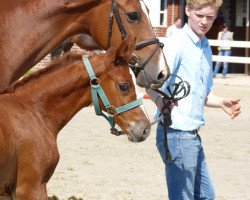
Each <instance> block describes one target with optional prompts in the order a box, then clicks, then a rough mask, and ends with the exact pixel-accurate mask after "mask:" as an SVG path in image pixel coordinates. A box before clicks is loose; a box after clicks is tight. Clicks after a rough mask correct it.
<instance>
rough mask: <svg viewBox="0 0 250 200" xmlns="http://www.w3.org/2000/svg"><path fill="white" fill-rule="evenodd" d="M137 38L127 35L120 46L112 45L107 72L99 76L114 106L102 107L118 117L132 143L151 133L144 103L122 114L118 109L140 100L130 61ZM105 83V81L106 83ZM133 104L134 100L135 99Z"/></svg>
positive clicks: (108, 56)
mask: <svg viewBox="0 0 250 200" xmlns="http://www.w3.org/2000/svg"><path fill="white" fill-rule="evenodd" d="M134 48H135V39H131V37H127V38H126V39H125V40H124V41H123V42H122V44H121V45H120V47H119V48H111V49H110V50H109V51H108V52H107V54H106V56H105V65H106V71H105V73H102V75H101V76H100V77H99V81H100V85H101V87H102V88H103V90H104V91H105V94H106V96H107V99H109V102H110V105H112V108H111V109H108V110H107V109H105V106H104V105H103V102H101V101H100V102H99V103H100V105H101V108H102V109H103V110H105V111H106V112H108V113H109V114H111V115H113V116H114V121H115V123H116V124H118V125H119V127H120V128H121V129H122V130H123V132H124V133H126V134H127V135H128V139H129V140H130V141H132V142H141V141H144V140H145V139H146V138H147V137H148V135H149V133H150V122H149V119H148V117H147V114H146V113H145V109H144V107H143V106H142V105H140V106H138V105H137V106H135V107H132V108H133V109H132V108H131V109H129V111H128V110H127V111H125V112H122V113H116V111H117V109H116V108H118V110H119V108H121V107H124V106H125V107H126V105H128V104H131V101H138V95H137V93H136V85H135V82H134V80H133V77H134V74H133V72H131V70H130V68H129V66H128V63H127V62H129V61H130V60H131V59H132V57H133V56H132V52H133V50H134ZM102 83H103V84H102ZM132 104H133V102H132Z"/></svg>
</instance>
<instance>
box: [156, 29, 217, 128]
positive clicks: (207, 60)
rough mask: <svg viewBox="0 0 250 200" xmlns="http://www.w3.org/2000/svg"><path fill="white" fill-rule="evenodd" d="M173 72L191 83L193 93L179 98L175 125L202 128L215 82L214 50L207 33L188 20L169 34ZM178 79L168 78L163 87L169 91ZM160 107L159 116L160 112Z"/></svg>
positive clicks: (173, 114) (166, 50) (168, 50)
mask: <svg viewBox="0 0 250 200" xmlns="http://www.w3.org/2000/svg"><path fill="white" fill-rule="evenodd" d="M163 51H164V54H165V56H166V59H167V62H168V65H169V68H170V71H171V73H173V74H177V75H178V76H180V77H181V78H182V79H183V80H185V81H187V82H188V83H189V84H190V86H191V91H190V94H189V95H188V96H187V97H186V98H184V99H181V100H180V101H178V106H175V107H174V108H173V110H172V112H171V117H172V122H173V123H172V125H171V128H174V129H178V130H183V131H190V130H195V129H198V128H199V127H200V126H202V125H203V124H204V123H205V122H204V106H205V100H206V97H207V95H208V94H209V92H210V91H211V88H212V85H213V72H212V51H211V47H210V46H209V44H208V40H207V38H206V37H204V38H203V39H202V41H201V40H200V39H199V37H198V36H197V35H196V34H195V33H194V32H193V31H192V30H191V29H190V28H189V27H188V25H187V24H186V25H185V26H184V27H183V29H182V30H181V31H180V32H179V33H177V34H175V35H173V36H171V37H168V38H167V40H166V43H165V44H164V49H163ZM175 81H176V82H178V81H179V80H178V79H177V78H175V77H170V78H169V79H168V80H167V81H165V83H164V85H163V87H162V91H164V92H165V93H167V91H166V86H167V85H168V84H169V83H171V82H175ZM159 113H160V111H159V110H157V113H156V116H155V118H157V117H158V116H159Z"/></svg>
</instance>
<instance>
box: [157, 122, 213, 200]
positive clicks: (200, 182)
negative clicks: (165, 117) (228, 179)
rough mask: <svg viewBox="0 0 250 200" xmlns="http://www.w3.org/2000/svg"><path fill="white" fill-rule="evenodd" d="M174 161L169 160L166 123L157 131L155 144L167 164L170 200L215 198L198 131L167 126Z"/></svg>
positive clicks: (206, 199)
mask: <svg viewBox="0 0 250 200" xmlns="http://www.w3.org/2000/svg"><path fill="white" fill-rule="evenodd" d="M167 132H168V145H169V149H170V152H171V156H172V160H173V161H172V162H169V161H167V160H166V146H165V144H164V130H163V124H161V123H159V124H158V126H157V131H156V146H157V148H158V151H159V153H160V155H161V158H162V160H163V162H164V163H165V173H166V182H167V188H168V196H169V200H198V199H199V200H214V199H215V193H214V188H213V185H212V181H211V178H210V176H209V173H208V168H207V165H206V160H205V155H204V152H203V148H202V145H201V139H200V136H199V135H198V133H197V132H196V131H180V130H174V129H171V128H169V129H168V131H167Z"/></svg>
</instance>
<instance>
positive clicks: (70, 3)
mask: <svg viewBox="0 0 250 200" xmlns="http://www.w3.org/2000/svg"><path fill="white" fill-rule="evenodd" d="M98 2H99V0H64V6H65V9H67V10H71V9H76V8H80V7H81V8H82V7H83V8H86V9H87V8H88V7H91V6H93V5H95V4H97V3H98Z"/></svg>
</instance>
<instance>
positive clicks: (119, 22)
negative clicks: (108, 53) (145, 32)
mask: <svg viewBox="0 0 250 200" xmlns="http://www.w3.org/2000/svg"><path fill="white" fill-rule="evenodd" d="M114 16H115V19H116V22H117V25H118V28H119V30H120V32H121V36H122V40H123V39H124V38H125V37H126V36H127V32H126V30H125V28H124V25H123V23H122V20H121V15H120V13H119V10H118V6H117V3H116V0H111V7H110V14H109V31H108V46H107V47H108V48H109V47H110V43H111V37H112V30H113V20H114ZM153 44H156V45H157V46H156V47H155V48H154V49H153V51H152V52H151V54H150V55H149V57H148V58H147V59H146V60H145V61H144V62H143V63H142V64H139V58H138V57H137V56H136V60H135V61H136V62H135V63H129V66H130V68H131V69H132V70H133V72H134V73H135V75H136V76H137V75H138V73H139V72H140V71H141V70H144V68H145V66H146V64H148V62H149V61H150V60H151V58H152V57H153V56H154V55H155V53H156V52H157V51H158V49H159V48H161V49H162V48H163V46H164V45H163V43H162V42H160V41H159V39H158V38H151V39H148V40H143V41H140V42H138V43H137V44H136V48H135V50H140V49H143V48H144V47H147V46H149V45H153Z"/></svg>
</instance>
